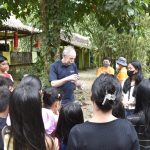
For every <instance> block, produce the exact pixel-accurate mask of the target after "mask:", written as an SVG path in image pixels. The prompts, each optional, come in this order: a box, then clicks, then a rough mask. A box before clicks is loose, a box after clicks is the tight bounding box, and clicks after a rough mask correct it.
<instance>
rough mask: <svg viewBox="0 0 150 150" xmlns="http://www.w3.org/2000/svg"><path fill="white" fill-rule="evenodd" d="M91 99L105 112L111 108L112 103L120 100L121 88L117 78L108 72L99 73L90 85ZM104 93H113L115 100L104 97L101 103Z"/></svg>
mask: <svg viewBox="0 0 150 150" xmlns="http://www.w3.org/2000/svg"><path fill="white" fill-rule="evenodd" d="M91 91H92V96H91V100H92V101H94V102H95V103H96V105H97V107H98V108H99V109H101V110H102V111H104V112H107V111H109V110H111V109H112V107H113V105H114V104H115V103H116V102H117V101H120V100H121V97H122V88H121V84H120V82H119V80H118V79H117V78H116V77H115V76H114V75H110V74H101V75H100V76H99V77H98V78H96V80H95V81H94V83H93V85H92V89H91ZM106 94H111V95H115V97H116V98H115V100H113V101H112V100H108V99H106V101H105V103H104V104H103V101H104V98H105V96H106Z"/></svg>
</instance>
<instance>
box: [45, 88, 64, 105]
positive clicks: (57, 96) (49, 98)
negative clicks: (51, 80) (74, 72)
mask: <svg viewBox="0 0 150 150" xmlns="http://www.w3.org/2000/svg"><path fill="white" fill-rule="evenodd" d="M61 98H62V94H61V92H60V91H59V90H58V89H57V88H55V87H47V88H45V89H44V90H43V103H44V107H51V106H52V105H53V104H54V102H56V101H60V100H61Z"/></svg>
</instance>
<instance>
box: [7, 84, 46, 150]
mask: <svg viewBox="0 0 150 150" xmlns="http://www.w3.org/2000/svg"><path fill="white" fill-rule="evenodd" d="M9 108H10V120H11V134H10V135H11V136H10V137H12V138H13V149H14V150H27V149H29V150H39V149H41V150H46V144H45V129H44V124H43V120H42V114H41V96H40V93H39V90H37V89H36V88H33V87H32V86H29V85H21V86H19V87H17V88H16V89H15V90H14V91H13V93H12V95H11V101H10V105H9ZM8 147H9V144H8Z"/></svg>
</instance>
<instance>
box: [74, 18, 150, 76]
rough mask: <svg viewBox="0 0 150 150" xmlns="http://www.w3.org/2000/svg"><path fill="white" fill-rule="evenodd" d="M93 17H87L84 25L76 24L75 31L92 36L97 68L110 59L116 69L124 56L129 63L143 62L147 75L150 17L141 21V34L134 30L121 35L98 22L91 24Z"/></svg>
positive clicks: (149, 47)
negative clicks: (117, 61) (116, 63)
mask: <svg viewBox="0 0 150 150" xmlns="http://www.w3.org/2000/svg"><path fill="white" fill-rule="evenodd" d="M92 17H93V16H92V15H91V16H90V15H89V16H87V17H86V18H85V19H84V21H83V23H79V24H76V27H75V28H74V30H75V32H79V33H82V34H84V35H86V36H90V38H91V41H92V43H93V55H94V58H95V59H94V63H95V66H97V67H98V66H100V65H102V59H103V58H104V57H109V58H111V60H112V63H113V66H114V67H115V60H116V59H117V58H118V57H120V56H124V57H126V58H127V60H128V62H130V61H132V60H139V61H141V62H142V65H143V68H144V72H145V74H146V73H148V72H149V71H150V68H149V67H148V66H147V62H149V59H150V57H149V55H150V54H149V50H150V43H149V41H150V38H149V37H150V36H149V34H150V30H149V23H150V17H148V16H145V19H143V20H140V21H139V23H140V24H141V26H142V27H143V29H142V30H140V32H139V31H138V30H134V32H131V33H130V34H127V33H126V32H124V33H122V34H119V33H118V32H116V29H115V28H114V27H109V28H107V29H105V28H104V27H102V26H101V25H99V23H98V22H97V21H93V22H91V21H90V20H91V18H92ZM141 56H142V57H141Z"/></svg>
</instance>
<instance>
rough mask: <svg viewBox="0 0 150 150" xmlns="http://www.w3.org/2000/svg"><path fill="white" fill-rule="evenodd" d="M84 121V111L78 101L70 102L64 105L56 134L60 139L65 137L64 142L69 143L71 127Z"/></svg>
mask: <svg viewBox="0 0 150 150" xmlns="http://www.w3.org/2000/svg"><path fill="white" fill-rule="evenodd" d="M83 122H84V119H83V112H82V109H81V106H80V105H79V104H78V103H75V102H74V103H68V104H66V105H64V106H62V108H61V109H60V113H59V118H58V123H57V128H56V136H57V137H58V139H59V140H62V138H63V142H64V144H67V141H68V136H69V133H70V130H71V128H72V127H73V126H75V125H76V124H80V123H83ZM60 142H61V141H60Z"/></svg>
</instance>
